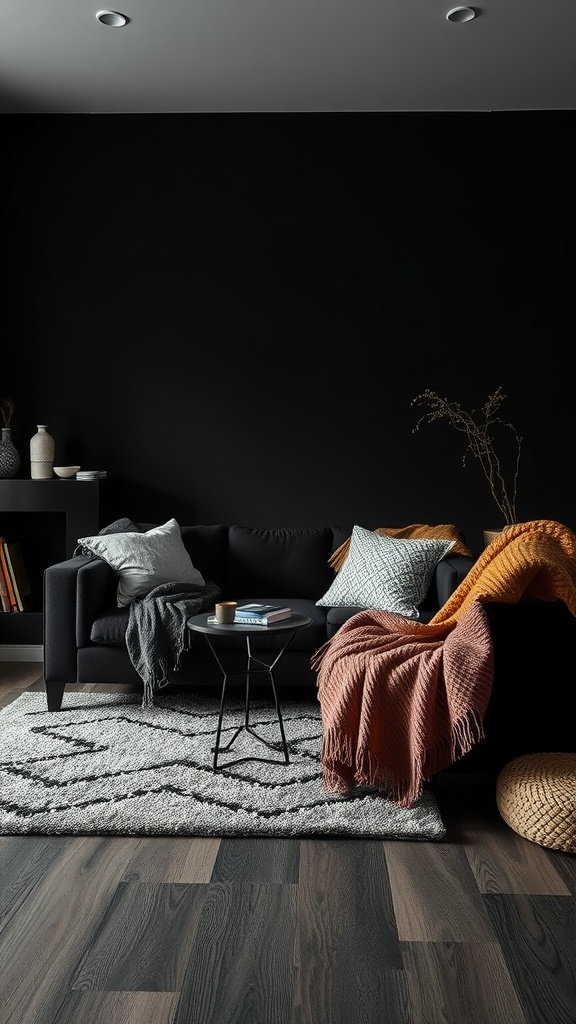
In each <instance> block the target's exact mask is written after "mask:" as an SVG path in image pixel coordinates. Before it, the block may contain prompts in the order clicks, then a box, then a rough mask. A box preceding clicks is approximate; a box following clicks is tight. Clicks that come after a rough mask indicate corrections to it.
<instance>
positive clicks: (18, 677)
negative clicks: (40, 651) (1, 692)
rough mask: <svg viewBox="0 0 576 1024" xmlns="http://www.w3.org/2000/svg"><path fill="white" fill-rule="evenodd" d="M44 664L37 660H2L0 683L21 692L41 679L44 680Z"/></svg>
mask: <svg viewBox="0 0 576 1024" xmlns="http://www.w3.org/2000/svg"><path fill="white" fill-rule="evenodd" d="M42 673H43V668H42V665H41V664H39V662H37V661H6V662H1V661H0V684H1V685H2V687H4V686H5V685H6V684H8V685H10V686H11V687H13V688H14V689H17V690H20V691H21V692H22V691H23V690H25V689H27V688H28V687H29V686H31V685H32V684H33V683H36V682H37V681H38V680H40V681H41V682H42V683H43V682H44V676H43V674H42Z"/></svg>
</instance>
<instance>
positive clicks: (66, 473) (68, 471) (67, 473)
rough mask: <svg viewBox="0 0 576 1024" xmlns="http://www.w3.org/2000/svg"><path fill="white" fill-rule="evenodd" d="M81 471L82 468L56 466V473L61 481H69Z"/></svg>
mask: <svg viewBox="0 0 576 1024" xmlns="http://www.w3.org/2000/svg"><path fill="white" fill-rule="evenodd" d="M79 469H80V466H54V472H55V473H56V476H59V477H60V479H61V480H69V479H70V477H71V476H75V474H76V473H77V472H78V470H79Z"/></svg>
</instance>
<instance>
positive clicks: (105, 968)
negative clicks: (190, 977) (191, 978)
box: [70, 882, 207, 992]
mask: <svg viewBox="0 0 576 1024" xmlns="http://www.w3.org/2000/svg"><path fill="white" fill-rule="evenodd" d="M206 893H207V887H206V886H205V885H180V884H173V885H171V884H167V885H162V884H156V883H154V882H121V883H120V885H119V886H118V888H117V890H116V892H115V894H114V897H113V899H112V900H111V902H110V905H109V906H108V908H107V912H106V916H105V918H104V919H103V920H102V922H101V925H100V928H99V930H98V935H97V936H96V937H95V938H94V941H93V942H92V943H91V944H90V945H89V946H88V948H87V949H86V951H85V953H84V955H83V956H82V959H81V960H80V962H79V963H78V967H77V969H76V971H75V972H74V976H73V978H72V982H71V986H70V987H71V989H72V990H73V991H75V990H80V989H92V990H97V991H98V990H99V991H112V990H115V989H121V990H123V991H147V990H148V991H153V992H174V991H178V990H179V989H180V986H181V984H182V979H183V977H184V971H185V969H186V967H187V965H188V960H189V957H190V951H191V947H192V945H193V943H194V938H195V935H196V929H197V927H198V920H199V917H200V913H201V911H202V907H203V904H204V900H205V898H206Z"/></svg>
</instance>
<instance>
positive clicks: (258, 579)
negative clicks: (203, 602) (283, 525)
mask: <svg viewBox="0 0 576 1024" xmlns="http://www.w3.org/2000/svg"><path fill="white" fill-rule="evenodd" d="M332 542H333V535H332V530H331V529H329V527H318V528H309V529H296V528H295V529H270V530H268V529H251V528H249V527H246V526H231V527H230V528H229V531H228V562H227V566H226V592H225V593H224V594H223V597H224V598H225V599H232V600H243V601H244V600H254V597H253V596H252V595H257V599H258V600H259V601H262V600H266V598H263V597H262V595H266V594H277V595H278V594H279V595H281V597H282V599H283V600H290V599H292V598H305V599H307V600H310V601H317V600H318V598H319V597H320V596H321V595H322V594H323V593H324V591H325V590H326V589H327V588H328V586H329V585H330V583H331V581H332V579H333V576H334V574H333V572H332V570H331V569H330V566H329V565H328V559H329V558H330V555H331V553H332Z"/></svg>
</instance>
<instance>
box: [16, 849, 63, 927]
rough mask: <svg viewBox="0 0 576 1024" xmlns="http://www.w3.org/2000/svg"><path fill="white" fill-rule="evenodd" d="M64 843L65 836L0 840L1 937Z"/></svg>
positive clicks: (59, 852)
mask: <svg viewBox="0 0 576 1024" xmlns="http://www.w3.org/2000/svg"><path fill="white" fill-rule="evenodd" d="M67 843H68V839H67V837H66V836H0V933H1V932H2V931H3V930H4V929H5V928H6V927H7V925H8V923H9V922H10V920H11V919H12V917H13V916H14V914H16V913H18V911H19V909H20V907H21V906H22V905H23V904H24V901H25V900H26V899H27V898H28V896H29V895H30V894H31V893H32V892H33V890H34V888H35V887H36V886H37V885H38V884H39V883H40V882H41V881H42V879H43V877H44V875H45V873H46V870H47V868H48V866H49V865H50V864H51V863H52V861H53V860H54V859H55V858H56V857H58V856H59V855H60V854H61V852H62V849H63V848H64V847H65V846H66V845H67Z"/></svg>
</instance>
